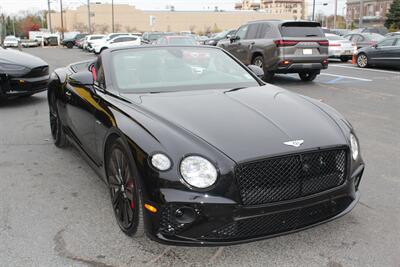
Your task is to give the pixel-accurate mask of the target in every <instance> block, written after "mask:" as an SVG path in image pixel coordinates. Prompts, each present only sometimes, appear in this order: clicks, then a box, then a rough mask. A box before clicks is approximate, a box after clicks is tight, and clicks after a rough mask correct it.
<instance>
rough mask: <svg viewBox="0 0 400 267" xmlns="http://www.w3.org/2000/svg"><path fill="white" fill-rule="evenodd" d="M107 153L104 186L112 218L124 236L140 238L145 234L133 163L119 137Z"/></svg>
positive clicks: (137, 179)
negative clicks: (105, 181) (105, 185)
mask: <svg viewBox="0 0 400 267" xmlns="http://www.w3.org/2000/svg"><path fill="white" fill-rule="evenodd" d="M106 153H107V154H106V173H107V184H108V187H109V190H110V196H111V204H112V208H113V210H114V215H115V219H116V220H117V223H118V226H119V228H120V229H121V230H122V232H124V233H125V234H126V235H128V236H134V237H142V236H144V234H145V230H144V220H143V205H142V204H143V201H142V196H141V184H140V180H139V177H138V172H137V169H136V167H135V164H134V163H132V161H131V160H130V158H129V156H128V155H129V152H128V149H126V147H125V145H124V143H123V141H122V139H121V138H117V139H116V140H115V141H114V142H113V143H112V144H111V145H110V146H109V149H107V152H106Z"/></svg>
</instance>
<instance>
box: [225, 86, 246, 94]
mask: <svg viewBox="0 0 400 267" xmlns="http://www.w3.org/2000/svg"><path fill="white" fill-rule="evenodd" d="M245 88H247V87H236V88H232V89H229V90H228V91H225V92H224V93H229V92H234V91H238V90H241V89H245Z"/></svg>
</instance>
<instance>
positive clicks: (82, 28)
mask: <svg viewBox="0 0 400 267" xmlns="http://www.w3.org/2000/svg"><path fill="white" fill-rule="evenodd" d="M74 30H76V31H78V32H87V31H88V27H87V26H86V25H85V24H84V23H82V22H77V23H75V24H74Z"/></svg>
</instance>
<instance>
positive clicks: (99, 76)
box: [92, 59, 106, 88]
mask: <svg viewBox="0 0 400 267" xmlns="http://www.w3.org/2000/svg"><path fill="white" fill-rule="evenodd" d="M94 69H95V70H96V75H95V77H93V78H94V79H95V81H96V82H97V84H98V86H99V87H101V88H106V80H105V75H104V68H103V64H101V60H100V59H99V60H98V61H97V62H96V63H95V65H94ZM92 73H93V71H92Z"/></svg>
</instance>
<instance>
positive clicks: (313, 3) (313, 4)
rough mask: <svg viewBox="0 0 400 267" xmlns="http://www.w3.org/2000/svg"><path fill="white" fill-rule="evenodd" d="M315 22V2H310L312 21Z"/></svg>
mask: <svg viewBox="0 0 400 267" xmlns="http://www.w3.org/2000/svg"><path fill="white" fill-rule="evenodd" d="M314 20H315V0H313V2H312V21H314Z"/></svg>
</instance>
